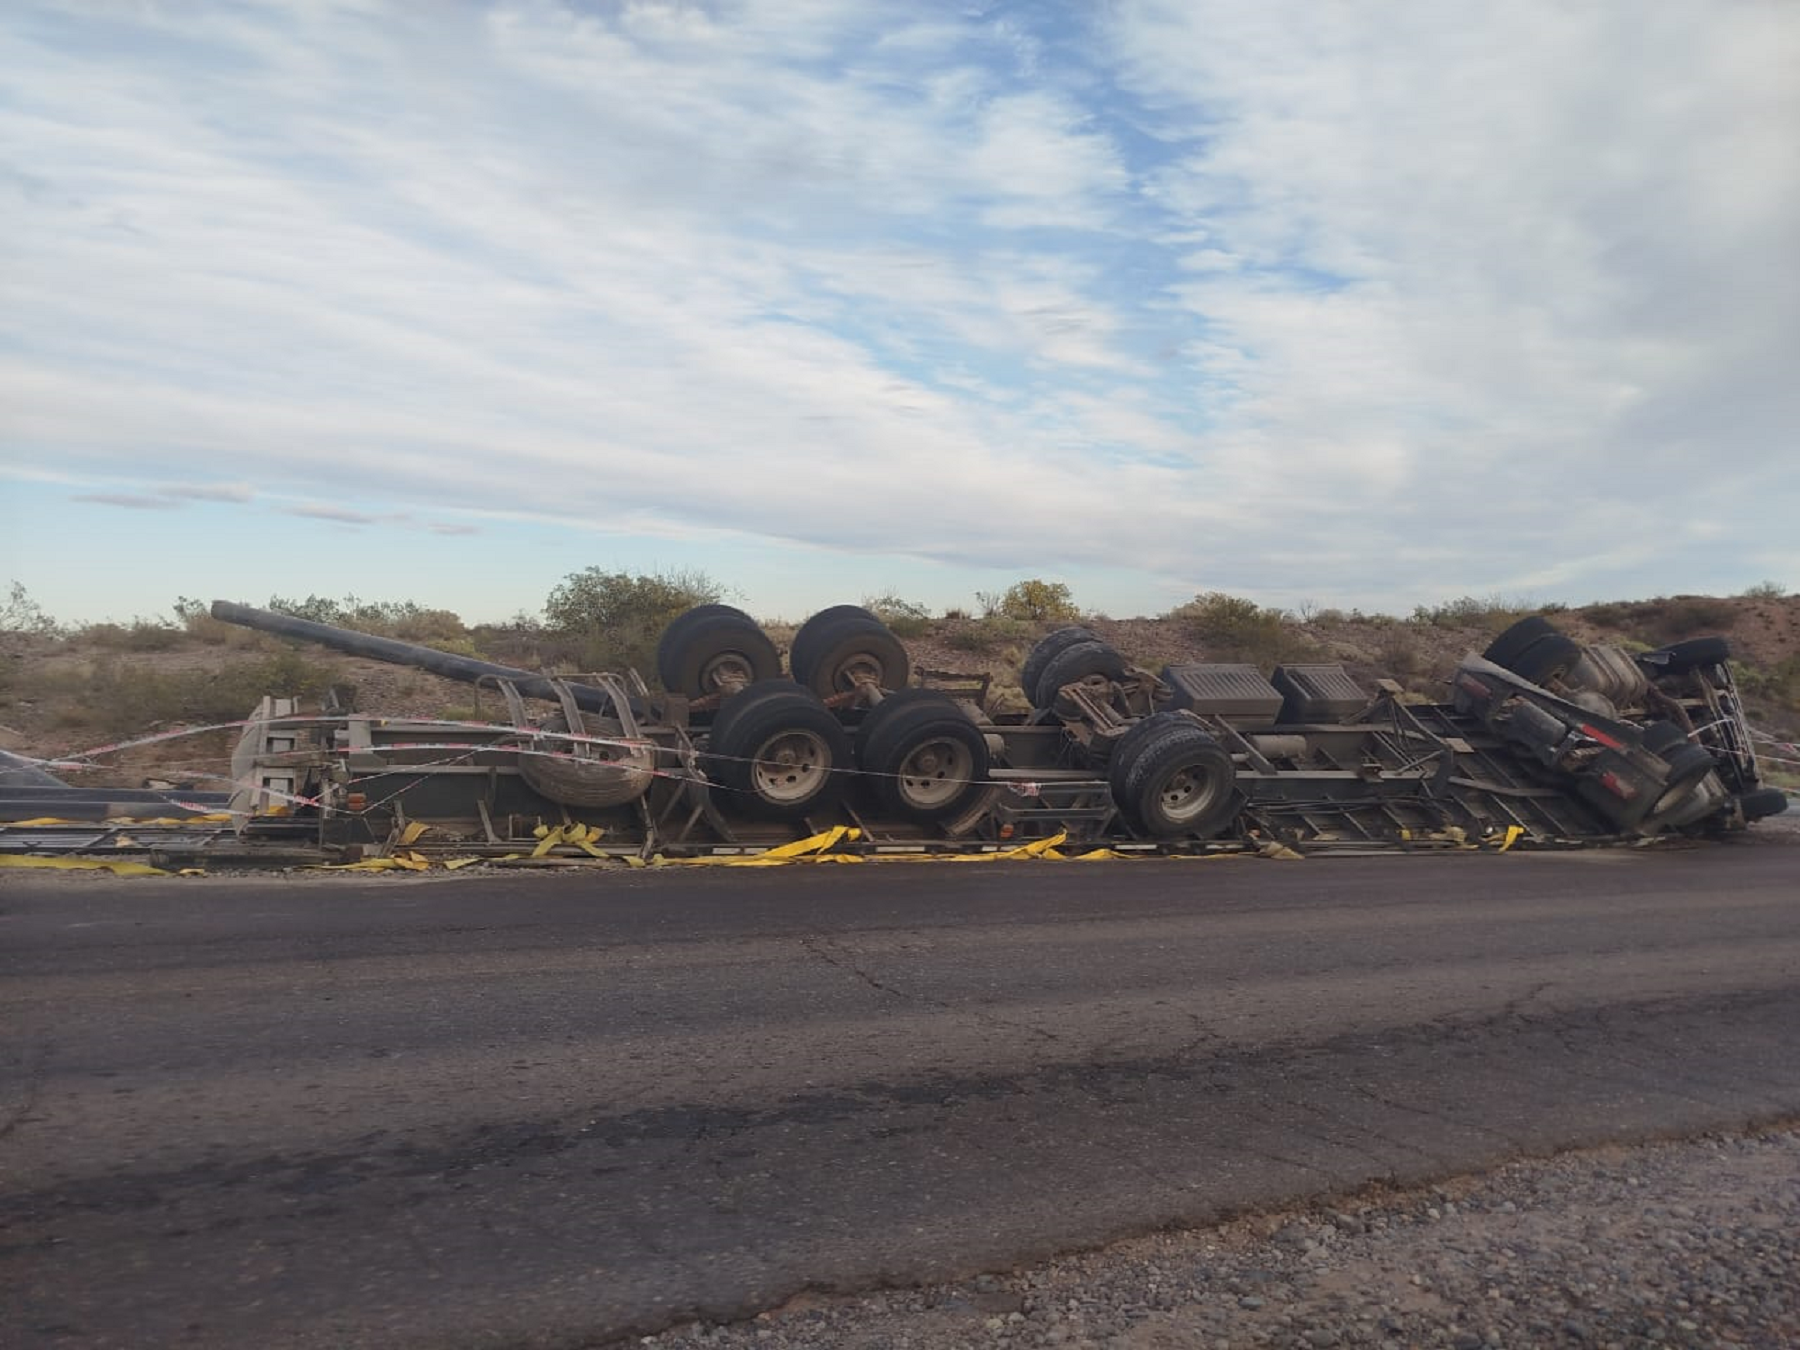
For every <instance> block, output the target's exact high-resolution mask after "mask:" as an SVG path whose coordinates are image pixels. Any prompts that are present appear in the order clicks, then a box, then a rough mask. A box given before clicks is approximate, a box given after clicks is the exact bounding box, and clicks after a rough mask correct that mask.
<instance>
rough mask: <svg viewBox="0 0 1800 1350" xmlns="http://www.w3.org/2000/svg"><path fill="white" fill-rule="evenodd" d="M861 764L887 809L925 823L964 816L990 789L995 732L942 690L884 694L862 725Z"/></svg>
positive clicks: (859, 740)
mask: <svg viewBox="0 0 1800 1350" xmlns="http://www.w3.org/2000/svg"><path fill="white" fill-rule="evenodd" d="M856 762H857V766H858V767H859V768H860V769H862V771H863V772H864V773H866V774H869V775H871V776H870V778H869V780H868V781H869V787H870V790H871V792H872V793H873V794H874V797H875V800H876V801H877V802H878V803H879V804H880V806H881V808H882V810H883V811H884V812H886V813H888V814H892V815H896V816H899V817H901V818H902V819H904V820H910V821H913V822H915V823H916V824H920V825H932V824H936V823H938V822H939V821H944V820H949V819H952V818H953V817H955V816H958V815H960V814H961V813H962V812H963V811H964V810H966V809H967V808H968V806H969V805H970V803H971V802H973V801H974V799H975V798H976V797H977V796H979V795H980V794H981V793H982V792H985V791H986V790H987V786H988V783H987V775H988V762H989V761H988V744H987V737H986V736H984V735H983V734H982V732H981V728H980V727H978V726H976V725H975V724H974V723H973V722H972V721H970V720H969V717H968V714H966V713H965V712H963V710H962V709H961V708H959V707H957V706H956V702H955V700H954V699H952V698H950V697H949V696H948V695H946V694H943V693H940V692H938V691H937V690H935V689H907V690H903V691H902V692H900V693H898V694H891V695H889V696H888V697H887V698H884V699H882V701H881V702H880V703H878V704H877V705H876V706H875V708H874V709H873V710H872V711H871V712H870V713H869V715H868V716H867V717H866V718H864V719H863V724H862V726H861V727H859V728H858V729H857V734H856Z"/></svg>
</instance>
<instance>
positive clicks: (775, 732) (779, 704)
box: [704, 681, 851, 821]
mask: <svg viewBox="0 0 1800 1350" xmlns="http://www.w3.org/2000/svg"><path fill="white" fill-rule="evenodd" d="M704 763H705V766H706V772H707V775H708V777H710V778H711V779H712V780H713V782H714V783H716V784H717V785H718V787H719V788H721V789H723V790H724V792H725V793H727V794H729V795H727V796H726V797H724V798H723V800H722V804H723V805H725V806H726V807H727V808H728V809H730V810H735V811H737V812H739V813H741V814H743V815H747V816H756V817H759V818H761V819H763V820H781V821H797V820H801V819H803V818H805V817H807V816H812V815H830V814H833V813H835V811H836V809H837V805H838V802H839V800H840V799H841V798H842V797H843V795H844V788H845V782H846V779H847V778H848V776H849V774H848V772H847V771H848V770H849V769H850V768H851V755H850V737H849V735H848V734H847V733H846V732H845V731H844V729H843V727H842V726H840V725H839V724H838V720H837V718H835V717H833V716H832V714H831V710H830V709H829V708H827V707H825V705H824V704H822V703H820V702H819V700H818V699H817V698H816V697H814V696H813V695H812V694H811V693H809V692H808V691H807V690H804V689H801V688H798V687H796V686H795V685H793V684H792V683H789V682H786V681H779V682H776V681H771V682H769V683H767V684H762V685H753V686H751V687H750V688H749V689H745V690H743V691H741V692H739V693H737V694H735V695H733V696H732V697H731V698H730V699H727V700H726V703H725V707H724V708H723V709H721V711H720V713H719V718H718V720H717V721H716V722H714V724H713V729H712V735H711V736H710V737H709V739H708V741H707V747H706V757H705V760H704Z"/></svg>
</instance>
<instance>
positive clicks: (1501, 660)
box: [1482, 614, 1556, 670]
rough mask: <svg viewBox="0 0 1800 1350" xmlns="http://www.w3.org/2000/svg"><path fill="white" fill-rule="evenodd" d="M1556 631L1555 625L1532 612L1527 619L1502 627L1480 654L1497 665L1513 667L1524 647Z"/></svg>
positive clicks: (1509, 668)
mask: <svg viewBox="0 0 1800 1350" xmlns="http://www.w3.org/2000/svg"><path fill="white" fill-rule="evenodd" d="M1555 631H1556V628H1555V626H1554V625H1553V624H1552V623H1551V622H1550V620H1548V619H1546V618H1545V617H1544V616H1543V615H1542V614H1533V615H1532V616H1531V617H1530V618H1528V619H1520V620H1519V621H1518V622H1517V623H1515V624H1513V625H1512V626H1511V627H1509V628H1505V629H1502V630H1501V632H1500V636H1498V637H1496V638H1495V639H1494V640H1493V641H1492V642H1490V643H1488V647H1487V650H1486V651H1485V652H1483V653H1482V656H1483V657H1485V658H1486V659H1487V660H1489V661H1492V662H1493V663H1494V664H1495V665H1497V666H1505V667H1506V668H1507V669H1508V670H1511V669H1512V668H1513V664H1512V663H1513V662H1514V661H1516V660H1518V658H1519V657H1520V656H1522V655H1523V654H1524V652H1525V649H1526V648H1527V647H1529V646H1530V645H1531V644H1532V643H1534V642H1536V641H1537V640H1538V639H1539V638H1541V637H1548V636H1549V635H1550V634H1552V633H1554V632H1555Z"/></svg>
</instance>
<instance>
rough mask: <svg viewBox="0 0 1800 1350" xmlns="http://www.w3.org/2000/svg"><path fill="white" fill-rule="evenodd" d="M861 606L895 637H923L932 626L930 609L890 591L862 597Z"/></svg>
mask: <svg viewBox="0 0 1800 1350" xmlns="http://www.w3.org/2000/svg"><path fill="white" fill-rule="evenodd" d="M862 603H863V608H864V609H866V610H868V611H869V613H871V614H873V615H874V616H875V617H876V618H878V619H880V620H881V621H882V622H883V623H885V624H886V625H887V626H888V631H889V632H890V633H892V634H893V635H894V636H895V637H897V638H901V639H905V638H916V637H924V636H925V634H927V633H929V632H930V631H931V630H932V628H933V626H934V625H933V622H932V618H931V611H930V610H929V609H927V608H926V607H925V606H924V605H921V604H919V603H917V602H916V601H912V600H904V599H902V598H901V597H900V596H898V595H895V594H894V593H893V592H892V591H887V592H884V593H883V594H881V595H866V596H864V597H863V602H862Z"/></svg>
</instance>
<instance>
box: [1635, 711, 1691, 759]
mask: <svg viewBox="0 0 1800 1350" xmlns="http://www.w3.org/2000/svg"><path fill="white" fill-rule="evenodd" d="M1692 744H1693V742H1692V741H1690V740H1689V739H1688V734H1687V732H1685V731H1683V730H1682V728H1681V724H1680V723H1679V722H1670V721H1668V720H1666V719H1659V720H1658V721H1655V722H1646V723H1644V749H1646V750H1648V751H1649V752H1650V753H1651V754H1653V755H1661V756H1662V757H1663V758H1665V759H1666V758H1668V751H1670V750H1673V749H1674V748H1675V747H1676V746H1678V745H1692Z"/></svg>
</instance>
